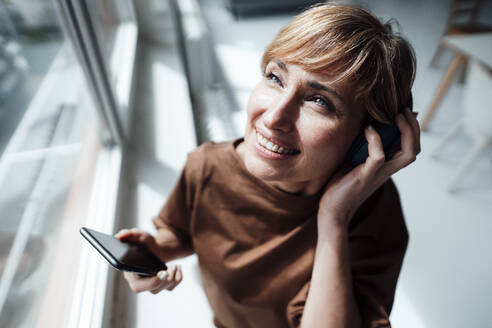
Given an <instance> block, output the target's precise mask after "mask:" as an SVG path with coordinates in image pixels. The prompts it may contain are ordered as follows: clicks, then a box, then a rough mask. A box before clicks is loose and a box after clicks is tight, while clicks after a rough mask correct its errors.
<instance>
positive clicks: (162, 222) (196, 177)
mask: <svg viewBox="0 0 492 328" xmlns="http://www.w3.org/2000/svg"><path fill="white" fill-rule="evenodd" d="M199 155H200V151H197V150H195V152H193V153H191V154H190V155H189V156H188V158H187V161H186V164H185V166H184V168H183V170H182V172H181V175H180V177H179V179H178V181H177V183H176V185H175V187H174V189H173V191H172V192H171V194H170V195H169V198H168V199H167V201H166V204H165V205H164V206H163V208H162V209H161V211H160V212H159V214H158V215H157V216H156V217H155V218H154V219H153V222H154V225H155V227H156V229H158V230H159V229H162V228H167V229H171V230H172V231H173V232H174V233H175V234H176V236H177V237H178V238H179V239H180V241H181V242H182V244H183V245H185V246H187V247H188V248H189V249H193V245H192V238H191V235H190V222H191V217H192V213H193V207H194V203H195V199H196V194H197V192H198V186H199V184H200V166H201V161H202V159H201V158H200V156H199Z"/></svg>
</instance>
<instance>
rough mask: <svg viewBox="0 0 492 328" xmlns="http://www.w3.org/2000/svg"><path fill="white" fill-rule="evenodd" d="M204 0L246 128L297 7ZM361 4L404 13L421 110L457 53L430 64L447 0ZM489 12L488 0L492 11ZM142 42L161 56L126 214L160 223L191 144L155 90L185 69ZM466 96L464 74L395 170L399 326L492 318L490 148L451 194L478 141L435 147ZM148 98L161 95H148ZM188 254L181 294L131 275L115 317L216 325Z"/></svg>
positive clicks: (487, 322)
mask: <svg viewBox="0 0 492 328" xmlns="http://www.w3.org/2000/svg"><path fill="white" fill-rule="evenodd" d="M200 3H201V6H202V9H203V13H204V16H205V19H206V22H207V25H208V28H209V31H210V36H211V38H212V41H213V49H214V52H215V54H216V64H217V67H216V69H217V70H216V73H217V74H218V76H220V77H221V79H222V80H221V82H220V83H219V84H218V89H219V92H217V93H218V94H222V95H223V94H224V93H226V96H225V97H219V98H220V101H218V102H217V104H216V105H218V106H223V107H224V108H225V109H224V108H221V112H222V113H223V112H224V110H226V111H228V113H227V115H228V117H230V118H232V119H233V121H234V123H235V127H236V131H235V133H236V134H237V135H241V131H242V127H243V125H244V120H245V115H244V108H245V104H246V102H247V99H248V95H249V93H250V91H251V90H252V88H253V87H254V85H255V83H256V82H257V81H258V79H259V78H260V75H261V74H260V69H259V59H260V56H261V53H262V51H263V49H264V47H265V46H266V45H267V43H268V42H269V41H270V40H271V39H272V38H273V36H274V35H275V33H276V32H277V31H278V30H279V28H280V27H281V26H283V25H284V24H285V23H286V22H288V20H289V19H290V18H291V15H285V14H282V15H275V16H270V17H268V16H256V17H250V18H241V19H239V20H236V19H234V18H233V17H232V16H231V15H230V14H229V12H228V11H226V10H225V9H224V8H223V7H222V3H223V1H219V0H202V1H201V2H200ZM353 3H356V4H359V5H363V6H365V7H368V8H370V9H371V10H372V11H373V12H374V13H375V14H376V15H377V16H379V17H382V18H384V19H387V18H390V17H392V18H396V19H397V20H398V21H399V23H400V25H401V29H402V33H403V34H404V35H406V36H407V37H408V39H409V40H410V42H411V43H412V44H413V45H414V47H415V51H416V53H417V59H418V68H417V70H418V73H417V79H416V81H415V85H414V89H413V92H414V99H415V110H416V111H419V112H420V117H421V116H422V113H423V112H425V108H426V106H427V105H428V103H429V102H430V99H431V96H432V94H433V92H434V90H435V88H436V87H437V85H438V83H439V81H440V78H441V76H442V74H443V71H444V69H445V66H446V64H447V63H448V62H449V59H450V56H449V54H448V55H447V56H443V58H442V65H441V66H440V67H439V68H437V69H430V68H429V67H428V63H429V61H430V58H431V56H432V54H433V51H434V49H435V47H436V45H437V41H438V39H439V37H440V33H441V31H442V29H443V26H444V24H445V20H446V15H447V11H448V6H449V3H448V1H444V0H438V1H432V2H430V1H424V0H420V1H419V0H415V1H389V0H376V1H371V2H361V1H353ZM487 6H489V3H488V4H487ZM490 12H491V11H490V6H489V7H488V9H487V10H486V13H490ZM485 17H492V15H488V16H487V15H486V16H485ZM144 49H145V50H144V52H143V54H144V55H145V56H147V60H149V61H151V62H152V61H154V62H155V63H156V64H155V65H153V66H154V69H153V70H152V71H151V72H147V71H143V72H141V73H140V75H139V76H140V77H139V83H138V85H139V88H138V89H137V92H139V93H138V94H137V103H138V104H142V101H143V104H144V105H143V106H139V107H138V108H139V111H138V113H137V114H136V116H135V122H136V124H135V126H134V136H139V137H138V139H136V141H135V145H140V146H142V147H135V148H134V154H133V155H132V156H131V157H130V158H133V160H132V159H130V161H129V163H127V167H128V168H129V169H128V174H129V178H128V179H127V180H128V181H126V182H125V183H127V185H126V186H127V194H126V196H125V197H127V198H125V201H126V202H127V205H128V206H127V207H125V210H127V212H126V213H122V222H121V224H122V226H129V225H138V226H140V227H141V228H144V229H147V230H150V231H151V230H152V226H151V223H150V218H151V217H152V216H153V215H155V214H156V211H158V209H159V207H160V206H161V205H162V204H163V201H165V198H166V197H165V195H166V194H167V193H168V192H169V190H170V189H169V188H170V186H171V185H172V182H173V181H175V179H176V176H177V174H178V172H179V170H180V165H182V164H180V163H182V161H183V160H184V155H183V154H185V153H186V151H187V150H189V149H191V148H192V147H193V145H192V144H183V145H181V146H180V147H182V149H181V153H180V154H181V155H179V156H178V157H177V158H169V157H168V156H167V155H166V151H165V150H166V149H167V150H169V149H171V148H166V147H174V150H176V149H175V148H176V145H173V144H174V142H175V141H176V140H179V141H183V140H182V138H178V137H177V138H175V140H174V139H173V140H171V141H169V140H165V139H164V138H159V134H160V133H161V132H162V131H164V127H162V126H159V127H158V128H157V126H156V123H157V122H168V123H166V124H168V125H167V127H166V128H167V129H173V128H174V129H176V126H174V127H173V126H171V125H169V124H170V123H169V118H170V117H171V116H172V114H171V113H168V114H166V110H165V108H169V107H171V106H169V105H168V104H167V103H166V99H165V97H163V95H160V94H159V93H158V92H157V90H165V86H166V84H167V85H169V82H168V81H167V82H166V81H164V80H163V77H165V76H169V74H172V75H174V74H177V73H179V72H177V71H179V70H180V69H176V67H177V66H176V63H172V60H171V59H169V58H167V57H166V55H163V51H164V50H165V49H163V48H162V47H160V46H157V45H155V44H153V43H146V44H144ZM173 51H174V50H173ZM238 62H239V63H241V65H238V64H237V63H238ZM178 66H179V65H178ZM159 67H160V69H159ZM181 69H182V67H181ZM152 72H153V73H152ZM166 74H167V75H166ZM160 83H162V84H160ZM163 87H164V88H163ZM139 90H140V91H139ZM149 95H150V96H152V95H153V97H154V98H152V97H148V96H149ZM461 97H462V85H460V84H458V83H454V84H453V85H452V88H451V90H450V92H448V94H447V96H446V98H445V100H444V102H443V103H442V106H441V109H440V111H439V112H438V114H437V116H436V117H435V119H434V120H433V122H432V125H431V127H430V131H429V132H426V133H424V134H423V135H422V153H421V154H420V155H419V157H418V160H417V161H416V162H415V163H414V164H412V165H411V166H410V167H408V168H406V169H404V170H402V171H401V172H399V173H397V174H396V175H395V176H394V181H395V182H396V184H397V186H398V189H399V191H400V196H401V200H402V204H403V209H404V213H405V217H406V222H407V226H408V229H409V232H410V244H409V248H408V252H407V254H406V257H405V261H404V265H403V269H402V272H401V275H400V279H399V283H398V288H397V292H396V299H395V304H394V307H393V311H392V314H391V320H392V324H393V327H396V328H416V327H417V328H434V327H446V328H455V327H456V328H458V327H492V318H491V316H490V315H489V312H490V310H489V307H490V302H489V298H490V297H489V295H491V294H492V280H491V279H490V277H491V276H492V253H491V252H490V251H489V249H491V247H492V245H491V244H492V242H491V239H490V238H489V231H491V230H492V220H491V217H490V214H489V213H491V212H492V202H491V200H492V170H491V166H492V163H491V158H492V149H489V150H488V151H487V152H486V153H484V154H483V156H482V157H481V158H480V159H479V160H478V161H477V163H476V164H475V165H474V167H473V171H472V172H470V173H469V174H468V175H467V176H466V178H465V179H464V180H463V181H462V183H461V184H460V188H459V189H458V191H457V192H456V193H454V194H450V193H447V192H446V191H445V186H446V184H447V182H448V181H449V179H450V177H451V176H452V173H453V170H454V169H455V168H456V165H457V164H458V163H459V161H460V159H461V158H462V157H463V154H464V153H465V152H466V151H467V150H468V149H469V148H470V145H471V142H472V140H471V138H470V137H469V136H467V135H466V134H465V133H463V134H460V135H459V136H457V137H456V138H455V139H453V140H452V141H451V142H450V143H449V144H448V145H447V146H446V147H444V148H443V149H442V150H441V151H440V153H439V156H438V157H437V158H433V157H431V156H430V152H431V150H432V149H433V148H434V147H435V145H436V144H437V142H438V140H439V139H440V138H441V137H442V135H443V134H444V133H445V132H446V131H447V130H448V129H449V128H450V126H451V125H452V123H453V122H454V121H455V120H456V119H457V118H458V117H459V116H460V113H461V112H460V105H459V104H460V101H461ZM149 99H155V101H154V102H153V103H150V102H149ZM173 104H174V103H173ZM153 108H154V109H153ZM156 108H159V110H155V109H156ZM154 110H155V111H154ZM168 115H169V116H168ZM173 131H174V130H173ZM178 133H181V132H180V131H179V130H176V135H178ZM227 137H230V136H227ZM140 142H144V144H140ZM145 142H150V144H149V143H147V144H145ZM156 174H157V175H156ZM156 181H159V183H156ZM164 182H166V183H164ZM132 218H133V219H132ZM182 263H183V266H184V276H185V279H184V281H183V283H182V284H181V285H180V286H179V287H178V288H176V290H175V291H173V293H161V294H159V295H158V296H153V295H150V294H139V295H137V296H136V297H134V296H133V295H132V294H131V293H130V292H129V291H128V288H127V287H126V286H125V283H124V281H119V282H118V284H117V285H116V286H117V288H118V289H119V293H116V296H115V297H116V298H115V313H114V317H115V319H114V327H134V326H136V327H147V326H150V325H153V326H156V325H162V326H170V327H212V323H211V312H210V309H209V308H208V305H207V303H206V300H205V298H204V295H203V293H202V292H201V290H200V285H199V278H198V277H197V275H196V259H195V258H193V257H192V258H189V259H186V260H185V261H184V262H182ZM125 302H126V303H125ZM130 309H133V311H131V310H130Z"/></svg>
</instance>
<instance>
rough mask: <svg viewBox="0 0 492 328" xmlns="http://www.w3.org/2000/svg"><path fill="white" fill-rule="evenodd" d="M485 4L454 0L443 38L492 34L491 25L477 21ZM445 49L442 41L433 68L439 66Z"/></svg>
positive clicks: (478, 1) (480, 0)
mask: <svg viewBox="0 0 492 328" xmlns="http://www.w3.org/2000/svg"><path fill="white" fill-rule="evenodd" d="M483 3H484V1H483V0H453V1H452V2H451V9H450V11H449V16H448V21H447V23H446V29H445V30H444V34H443V36H447V35H464V34H472V33H483V32H491V31H492V26H491V25H486V24H482V23H479V22H478V21H477V19H478V16H479V14H480V10H481V9H482V6H483ZM444 48H446V44H445V43H444V42H442V40H441V41H440V43H439V47H438V48H437V50H436V53H435V54H434V56H433V57H432V60H431V66H437V62H438V60H439V57H440V55H441V53H442V51H443V49H444ZM465 66H466V63H465V65H464V70H463V72H464V71H465V69H466V67H465Z"/></svg>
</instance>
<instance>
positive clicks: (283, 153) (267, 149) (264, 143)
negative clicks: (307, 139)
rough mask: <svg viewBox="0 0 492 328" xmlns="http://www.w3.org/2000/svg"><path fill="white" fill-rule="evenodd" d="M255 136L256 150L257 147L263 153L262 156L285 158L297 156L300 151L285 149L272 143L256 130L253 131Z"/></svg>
mask: <svg viewBox="0 0 492 328" xmlns="http://www.w3.org/2000/svg"><path fill="white" fill-rule="evenodd" d="M255 135H256V142H257V148H258V147H259V148H260V150H262V151H263V152H262V153H264V154H271V155H279V156H274V157H275V158H286V157H288V156H292V155H297V154H299V153H300V151H299V150H297V149H293V148H285V147H282V146H280V145H278V144H276V143H274V142H273V141H272V140H270V139H268V138H266V137H265V136H263V135H262V134H261V133H259V132H258V131H256V130H255Z"/></svg>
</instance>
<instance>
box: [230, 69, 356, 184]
mask: <svg viewBox="0 0 492 328" xmlns="http://www.w3.org/2000/svg"><path fill="white" fill-rule="evenodd" d="M354 107H355V106H353V105H352V104H351V99H350V95H349V92H348V90H343V89H342V88H340V87H339V86H337V85H334V84H332V83H330V77H329V76H328V75H326V74H320V73H312V72H308V71H306V70H304V69H302V68H301V67H300V66H297V65H292V64H285V63H283V62H282V61H280V60H272V61H270V63H269V64H268V65H267V67H266V70H265V74H264V77H263V78H262V80H261V81H260V82H259V83H258V85H257V86H256V88H255V89H254V90H253V92H252V94H251V96H250V98H249V102H248V119H247V126H246V133H245V142H244V144H243V146H242V147H241V148H242V149H241V150H238V152H239V153H240V154H241V156H242V158H243V159H244V163H245V165H246V168H247V169H248V171H249V172H251V173H252V174H253V175H255V176H256V177H258V178H260V179H262V180H264V181H266V182H267V183H271V184H272V185H274V186H277V187H279V188H281V189H283V190H285V191H288V192H296V193H297V192H299V193H303V194H313V193H316V192H317V191H318V190H319V189H320V188H321V187H322V186H323V184H324V183H325V182H326V181H327V179H328V178H329V177H330V176H331V175H332V174H333V173H334V171H335V169H336V168H337V167H338V166H339V165H340V164H341V162H342V160H343V159H344V157H345V155H346V152H347V149H348V148H349V146H350V144H351V142H352V141H353V139H354V138H355V136H356V135H357V133H358V132H359V131H360V127H361V122H362V115H361V113H359V112H360V111H357V110H356V109H355V108H354Z"/></svg>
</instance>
